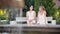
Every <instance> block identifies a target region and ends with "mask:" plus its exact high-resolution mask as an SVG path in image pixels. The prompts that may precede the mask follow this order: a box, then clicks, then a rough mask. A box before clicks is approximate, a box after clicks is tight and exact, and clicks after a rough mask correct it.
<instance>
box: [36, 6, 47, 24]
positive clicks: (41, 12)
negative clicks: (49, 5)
mask: <svg viewBox="0 0 60 34" xmlns="http://www.w3.org/2000/svg"><path fill="white" fill-rule="evenodd" d="M37 23H38V24H40V25H46V24H47V20H46V11H45V10H44V6H40V7H39V11H38V17H37Z"/></svg>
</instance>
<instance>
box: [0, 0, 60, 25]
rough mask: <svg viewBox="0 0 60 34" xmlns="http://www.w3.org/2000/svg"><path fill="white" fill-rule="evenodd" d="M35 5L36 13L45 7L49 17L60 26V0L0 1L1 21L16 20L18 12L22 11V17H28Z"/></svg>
mask: <svg viewBox="0 0 60 34" xmlns="http://www.w3.org/2000/svg"><path fill="white" fill-rule="evenodd" d="M30 5H33V6H34V10H35V11H36V13H37V12H38V8H39V6H40V5H43V6H44V7H45V10H46V12H47V15H46V16H47V17H48V16H50V17H53V19H54V20H56V23H57V24H60V0H0V20H14V18H15V16H16V15H17V14H18V13H17V11H19V9H20V8H21V9H22V12H21V13H20V14H22V15H21V16H22V17H26V12H27V11H28V10H29V6H30ZM11 14H14V15H15V16H14V15H12V16H13V17H12V18H11ZM0 23H1V22H0Z"/></svg>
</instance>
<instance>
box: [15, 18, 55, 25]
mask: <svg viewBox="0 0 60 34" xmlns="http://www.w3.org/2000/svg"><path fill="white" fill-rule="evenodd" d="M46 18H47V24H52V25H56V20H53V18H52V17H46ZM16 22H26V17H16Z"/></svg>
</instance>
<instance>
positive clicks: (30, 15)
mask: <svg viewBox="0 0 60 34" xmlns="http://www.w3.org/2000/svg"><path fill="white" fill-rule="evenodd" d="M34 15H35V14H34V11H32V12H30V11H28V12H27V16H28V20H32V21H31V22H29V21H28V20H27V23H35V20H33V19H35V18H34Z"/></svg>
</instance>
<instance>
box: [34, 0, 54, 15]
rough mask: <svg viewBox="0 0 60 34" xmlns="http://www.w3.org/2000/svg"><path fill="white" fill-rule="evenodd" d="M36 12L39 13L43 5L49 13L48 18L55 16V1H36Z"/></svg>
mask: <svg viewBox="0 0 60 34" xmlns="http://www.w3.org/2000/svg"><path fill="white" fill-rule="evenodd" d="M34 5H35V8H34V9H35V10H36V11H38V7H39V5H43V6H44V7H45V10H46V12H47V16H53V15H54V11H55V8H54V6H55V3H54V2H53V0H35V4H34Z"/></svg>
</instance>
